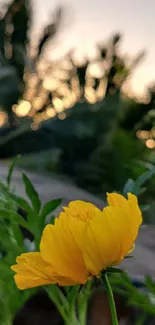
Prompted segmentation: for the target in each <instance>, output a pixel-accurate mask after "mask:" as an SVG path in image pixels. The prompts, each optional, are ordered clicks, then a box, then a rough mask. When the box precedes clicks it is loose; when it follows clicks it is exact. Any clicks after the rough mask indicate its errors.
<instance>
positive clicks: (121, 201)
mask: <svg viewBox="0 0 155 325" xmlns="http://www.w3.org/2000/svg"><path fill="white" fill-rule="evenodd" d="M107 201H108V204H109V206H112V207H116V208H120V209H123V210H126V211H127V210H128V201H127V200H126V199H125V197H124V196H122V195H121V194H118V193H107Z"/></svg>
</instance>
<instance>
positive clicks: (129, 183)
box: [123, 178, 135, 196]
mask: <svg viewBox="0 0 155 325" xmlns="http://www.w3.org/2000/svg"><path fill="white" fill-rule="evenodd" d="M134 184H135V182H134V180H133V179H131V178H129V179H128V180H127V182H126V183H125V185H124V187H123V195H124V196H126V194H127V193H129V192H132V189H133V186H134Z"/></svg>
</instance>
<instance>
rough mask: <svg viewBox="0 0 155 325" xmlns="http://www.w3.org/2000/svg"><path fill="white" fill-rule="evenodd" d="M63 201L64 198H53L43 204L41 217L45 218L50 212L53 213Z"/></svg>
mask: <svg viewBox="0 0 155 325" xmlns="http://www.w3.org/2000/svg"><path fill="white" fill-rule="evenodd" d="M61 202H62V199H57V200H52V201H49V202H47V203H45V205H44V206H43V209H42V212H41V218H45V217H46V216H48V215H49V214H50V213H52V212H53V211H54V210H55V209H56V208H57V207H58V206H59V205H60V204H61Z"/></svg>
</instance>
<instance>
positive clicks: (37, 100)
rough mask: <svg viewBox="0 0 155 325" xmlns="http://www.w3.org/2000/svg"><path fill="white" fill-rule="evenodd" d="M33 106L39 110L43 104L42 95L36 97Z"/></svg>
mask: <svg viewBox="0 0 155 325" xmlns="http://www.w3.org/2000/svg"><path fill="white" fill-rule="evenodd" d="M32 106H33V109H35V110H36V111H38V110H39V109H40V108H41V106H42V100H41V98H40V97H35V98H34V99H33V101H32Z"/></svg>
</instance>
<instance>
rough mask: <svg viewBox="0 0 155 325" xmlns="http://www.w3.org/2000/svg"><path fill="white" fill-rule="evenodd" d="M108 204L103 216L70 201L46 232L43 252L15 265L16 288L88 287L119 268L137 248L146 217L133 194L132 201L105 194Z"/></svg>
mask: <svg viewBox="0 0 155 325" xmlns="http://www.w3.org/2000/svg"><path fill="white" fill-rule="evenodd" d="M107 200H108V206H107V207H106V208H104V209H103V211H100V210H99V209H98V208H97V207H95V206H94V205H93V204H91V203H87V202H83V201H73V202H70V204H69V206H68V207H65V208H64V212H61V213H60V216H59V218H57V219H56V220H55V223H54V225H52V224H50V225H47V226H46V227H45V229H44V231H43V234H42V238H41V242H40V252H38V253H27V254H22V255H21V256H19V257H17V260H16V262H17V265H14V266H12V270H13V271H15V272H16V275H15V282H16V285H17V287H18V288H19V289H26V288H30V287H36V286H40V285H45V284H52V283H58V284H59V285H61V286H69V285H74V284H84V283H86V282H87V280H88V279H89V278H90V277H91V276H99V275H100V274H101V272H102V271H103V270H106V269H108V268H109V267H112V266H114V265H117V264H119V263H121V262H122V260H123V259H124V257H125V256H126V255H127V254H128V253H129V252H130V251H131V249H132V247H133V245H134V242H135V240H136V237H137V235H138V230H139V227H140V225H141V223H142V215H141V211H140V209H139V206H138V203H137V197H136V196H135V195H132V194H131V193H129V194H128V199H125V198H124V197H123V196H122V195H120V194H116V193H112V194H107Z"/></svg>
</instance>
